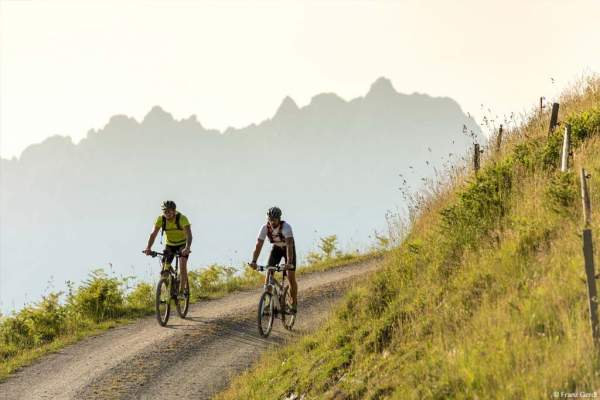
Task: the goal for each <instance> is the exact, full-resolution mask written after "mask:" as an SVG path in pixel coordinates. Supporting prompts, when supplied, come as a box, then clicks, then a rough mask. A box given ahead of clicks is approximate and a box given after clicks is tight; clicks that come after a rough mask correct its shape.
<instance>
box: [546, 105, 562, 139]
mask: <svg viewBox="0 0 600 400" xmlns="http://www.w3.org/2000/svg"><path fill="white" fill-rule="evenodd" d="M559 107H560V106H559V104H558V103H552V113H551V114H550V127H549V128H548V136H549V135H550V134H551V133H552V132H553V131H554V129H555V128H556V125H558V108H559Z"/></svg>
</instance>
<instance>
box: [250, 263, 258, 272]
mask: <svg viewBox="0 0 600 400" xmlns="http://www.w3.org/2000/svg"><path fill="white" fill-rule="evenodd" d="M248 266H249V267H250V268H252V269H253V270H256V269H257V268H258V265H256V261H252V262H251V263H249V264H248Z"/></svg>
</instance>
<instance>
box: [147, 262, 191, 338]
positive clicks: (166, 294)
mask: <svg viewBox="0 0 600 400" xmlns="http://www.w3.org/2000/svg"><path fill="white" fill-rule="evenodd" d="M148 255H149V256H151V257H152V258H154V257H156V256H164V253H159V252H157V251H152V252H150V254H148ZM179 257H181V253H179V252H177V253H175V267H174V268H173V266H171V267H169V269H165V265H164V264H163V262H162V261H159V264H160V267H161V274H160V275H161V278H160V280H159V281H158V284H157V285H156V300H155V308H156V319H157V320H158V323H159V324H160V326H165V325H167V321H169V316H170V315H171V301H174V302H175V308H176V309H177V314H179V316H180V317H181V318H185V316H186V315H187V312H188V309H189V307H190V288H189V283H188V284H187V287H186V288H185V289H186V290H185V291H184V293H179V279H180V278H179Z"/></svg>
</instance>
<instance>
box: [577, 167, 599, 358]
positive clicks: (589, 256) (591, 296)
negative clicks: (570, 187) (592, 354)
mask: <svg viewBox="0 0 600 400" xmlns="http://www.w3.org/2000/svg"><path fill="white" fill-rule="evenodd" d="M589 177H590V176H589V174H587V173H586V171H585V170H584V169H583V168H582V169H581V175H580V178H581V200H582V202H583V226H584V229H583V257H584V260H585V276H586V280H587V286H588V302H589V308H590V325H591V328H592V339H593V341H594V346H595V347H596V351H598V350H600V331H599V330H598V292H597V290H596V272H595V269H594V248H593V244H592V230H591V229H590V223H591V205H590V194H589V191H588V187H587V179H588V178H589Z"/></svg>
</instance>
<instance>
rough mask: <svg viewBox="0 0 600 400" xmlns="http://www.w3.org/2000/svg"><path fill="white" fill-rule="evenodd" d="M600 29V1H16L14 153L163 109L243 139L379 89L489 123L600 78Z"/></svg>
mask: <svg viewBox="0 0 600 400" xmlns="http://www.w3.org/2000/svg"><path fill="white" fill-rule="evenodd" d="M599 15H600V1H598V0H570V1H561V0H545V1H544V0H528V1H523V0H503V1H482V0H473V1H462V0H455V1H443V0H440V1H352V2H351V1H345V2H342V1H319V2H316V1H315V2H309V1H304V2H299V1H298V2H292V1H290V2H285V1H268V2H267V1H262V2H256V1H254V2H253V1H241V2H238V1H210V2H209V1H205V2H202V1H178V2H177V1H169V2H163V1H118V2H110V1H96V2H92V1H81V0H79V1H74V2H62V1H55V0H45V1H11V0H0V34H1V36H0V155H1V156H2V157H5V158H6V157H12V156H18V155H20V153H21V151H22V150H23V149H24V148H25V147H26V146H27V145H29V144H31V143H35V142H39V141H42V140H43V139H44V138H46V137H48V136H51V135H55V134H61V135H69V136H72V137H73V138H74V140H75V141H78V140H79V139H81V138H82V137H84V136H85V135H86V133H87V131H88V130H89V129H94V128H101V127H103V126H104V125H105V124H106V123H107V122H108V119H109V118H110V116H112V115H114V114H127V115H130V116H134V117H135V118H137V119H138V120H139V119H141V118H143V116H144V115H145V114H146V113H147V112H148V111H149V110H150V108H151V107H152V106H153V105H156V104H158V105H161V106H162V107H163V108H165V109H166V110H167V111H169V112H171V113H172V114H173V115H174V116H175V118H187V117H189V116H190V115H191V114H196V115H197V117H198V120H199V121H201V122H202V123H203V125H204V126H205V127H209V128H218V129H224V128H226V127H227V126H230V125H231V126H235V127H241V126H245V125H247V124H250V123H252V122H260V121H262V120H263V119H265V118H269V117H271V116H272V115H273V113H274V112H275V110H276V108H277V107H278V105H279V103H280V102H281V100H282V99H283V97H284V96H286V95H290V96H292V98H294V99H295V100H296V102H297V103H298V104H299V105H300V106H302V105H305V104H307V103H308V102H309V101H310V98H311V97H312V96H313V95H315V94H317V93H319V92H324V91H325V92H336V93H338V94H339V95H341V96H342V97H344V98H347V99H350V98H353V97H356V96H361V95H364V94H365V93H366V91H367V90H368V88H369V85H370V84H371V83H372V82H373V81H374V80H375V79H376V78H377V77H379V76H386V77H388V78H390V79H391V80H392V82H393V84H394V86H395V87H396V89H397V90H398V91H401V92H404V93H412V92H424V93H428V94H431V95H436V96H450V97H452V98H454V99H455V100H457V101H458V102H459V103H460V104H461V106H462V107H463V109H464V110H465V111H469V112H471V113H472V114H474V115H476V116H478V117H481V112H480V109H481V106H480V105H481V104H482V103H483V104H485V108H488V107H489V108H491V109H492V110H493V112H494V113H495V114H496V113H497V114H499V115H502V114H503V113H510V112H511V111H517V112H518V111H523V110H525V109H528V108H530V107H532V106H533V105H534V104H535V103H536V102H537V101H538V100H537V99H538V98H539V96H541V95H545V96H547V97H549V98H550V97H552V96H553V95H556V93H557V91H558V89H560V88H562V87H564V86H565V85H567V84H568V83H569V82H571V81H573V80H575V79H576V78H577V77H578V76H580V75H581V74H582V73H586V72H592V71H595V72H599V71H600V27H599V25H598V16H599ZM550 77H553V78H554V79H555V83H554V84H552V83H551V81H550Z"/></svg>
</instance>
